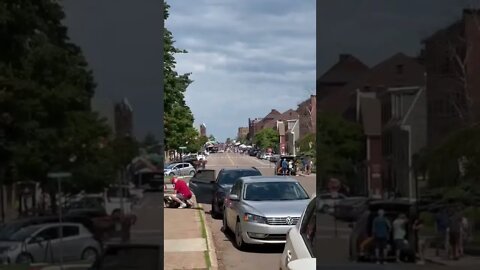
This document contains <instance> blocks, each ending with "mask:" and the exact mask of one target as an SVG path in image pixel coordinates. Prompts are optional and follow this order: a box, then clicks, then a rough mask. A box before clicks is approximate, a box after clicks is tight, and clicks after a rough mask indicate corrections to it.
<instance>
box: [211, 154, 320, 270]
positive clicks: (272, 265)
mask: <svg viewBox="0 0 480 270" xmlns="http://www.w3.org/2000/svg"><path fill="white" fill-rule="evenodd" d="M237 166H238V167H251V166H255V167H256V168H257V169H259V170H260V171H261V172H262V175H266V176H273V163H270V162H268V161H263V160H259V159H257V158H255V157H250V156H248V155H242V154H235V153H216V154H211V155H210V156H209V157H208V163H207V168H208V169H215V170H217V171H218V170H220V169H221V168H224V167H237ZM295 178H296V179H298V180H299V181H300V183H301V184H302V186H303V187H304V188H305V190H306V191H307V192H308V193H309V194H313V193H315V186H316V183H315V181H316V179H315V176H313V175H311V176H297V177H295ZM204 208H205V212H206V217H207V223H208V224H209V226H210V228H211V231H212V235H213V238H214V241H215V248H216V249H217V257H218V260H219V270H223V269H228V270H247V269H248V270H250V269H264V270H269V269H279V263H280V255H281V254H282V252H283V245H274V246H267V245H261V246H258V247H252V248H251V249H250V250H249V251H246V252H243V251H239V250H238V249H236V248H235V246H234V244H233V242H232V240H233V236H232V235H226V234H224V233H223V232H222V231H221V230H220V229H221V227H222V221H221V220H216V219H212V217H211V216H210V205H204Z"/></svg>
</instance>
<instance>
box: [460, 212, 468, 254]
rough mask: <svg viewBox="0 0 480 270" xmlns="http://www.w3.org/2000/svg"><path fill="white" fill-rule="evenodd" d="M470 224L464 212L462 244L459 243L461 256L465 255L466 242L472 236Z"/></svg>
mask: <svg viewBox="0 0 480 270" xmlns="http://www.w3.org/2000/svg"><path fill="white" fill-rule="evenodd" d="M469 229H470V228H469V224H468V219H467V218H466V217H465V215H463V214H462V237H461V238H460V245H459V249H460V250H459V251H460V252H459V255H460V257H463V255H464V253H463V248H464V246H465V242H467V241H468V239H469V237H470V234H469V232H470V230H469Z"/></svg>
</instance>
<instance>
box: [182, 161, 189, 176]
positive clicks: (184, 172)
mask: <svg viewBox="0 0 480 270" xmlns="http://www.w3.org/2000/svg"><path fill="white" fill-rule="evenodd" d="M189 172H190V163H183V165H182V175H188V173H189Z"/></svg>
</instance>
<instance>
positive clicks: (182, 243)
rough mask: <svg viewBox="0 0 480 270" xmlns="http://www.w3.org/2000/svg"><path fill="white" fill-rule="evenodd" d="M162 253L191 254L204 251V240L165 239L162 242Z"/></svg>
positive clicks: (205, 248)
mask: <svg viewBox="0 0 480 270" xmlns="http://www.w3.org/2000/svg"><path fill="white" fill-rule="evenodd" d="M163 246H164V249H163V250H164V252H192V251H206V250H207V243H206V241H205V238H189V239H165V240H163Z"/></svg>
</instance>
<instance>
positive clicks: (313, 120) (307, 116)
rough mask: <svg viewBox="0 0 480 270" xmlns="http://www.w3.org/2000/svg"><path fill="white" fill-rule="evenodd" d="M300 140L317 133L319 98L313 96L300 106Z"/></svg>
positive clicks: (298, 109) (298, 112)
mask: <svg viewBox="0 0 480 270" xmlns="http://www.w3.org/2000/svg"><path fill="white" fill-rule="evenodd" d="M297 114H298V117H299V132H300V139H302V138H303V137H305V135H308V134H310V133H316V127H317V96H316V95H311V96H310V98H309V99H307V100H305V101H303V102H302V103H300V104H299V105H298V108H297Z"/></svg>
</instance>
